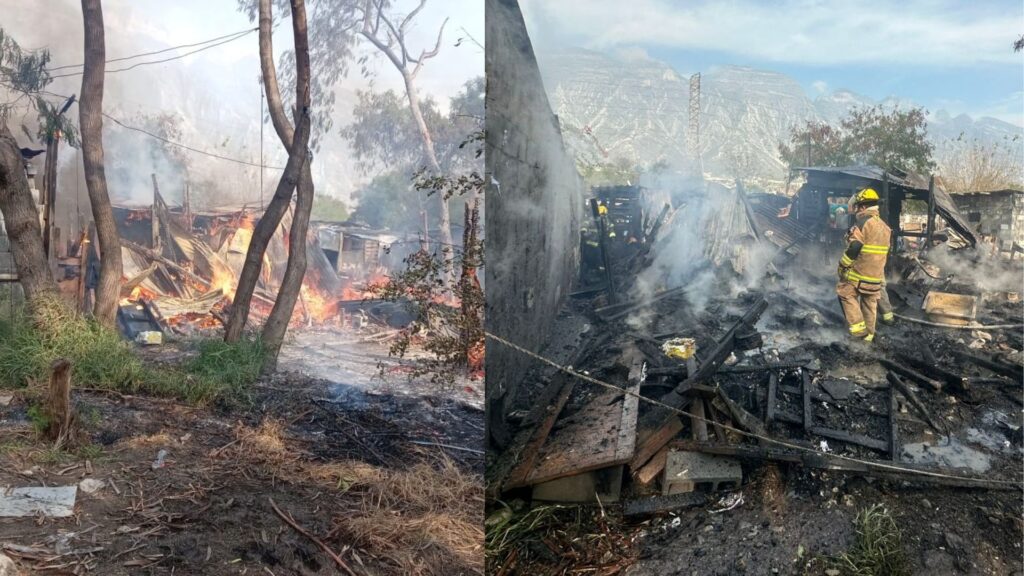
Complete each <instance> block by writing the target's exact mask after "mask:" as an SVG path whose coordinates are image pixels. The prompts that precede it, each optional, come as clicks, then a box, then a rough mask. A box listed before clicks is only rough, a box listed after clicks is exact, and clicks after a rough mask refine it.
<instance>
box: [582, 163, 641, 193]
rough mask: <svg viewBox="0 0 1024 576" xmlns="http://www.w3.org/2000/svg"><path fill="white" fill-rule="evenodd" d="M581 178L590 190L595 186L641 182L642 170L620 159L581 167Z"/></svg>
mask: <svg viewBox="0 0 1024 576" xmlns="http://www.w3.org/2000/svg"><path fill="white" fill-rule="evenodd" d="M579 170H580V176H581V177H582V178H583V183H584V184H585V185H586V186H587V187H588V188H593V187H594V186H620V185H624V184H627V183H630V182H632V183H634V184H635V183H636V182H638V181H639V176H640V169H639V168H638V167H636V166H633V165H632V164H631V163H630V162H629V160H627V159H625V158H618V159H616V160H615V161H614V162H607V163H602V164H587V165H582V166H579Z"/></svg>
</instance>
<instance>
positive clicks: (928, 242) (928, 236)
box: [924, 176, 935, 250]
mask: <svg viewBox="0 0 1024 576" xmlns="http://www.w3.org/2000/svg"><path fill="white" fill-rule="evenodd" d="M934 234H935V176H931V177H930V178H928V230H927V232H926V233H925V243H924V249H925V250H928V249H930V248H931V247H932V235H934Z"/></svg>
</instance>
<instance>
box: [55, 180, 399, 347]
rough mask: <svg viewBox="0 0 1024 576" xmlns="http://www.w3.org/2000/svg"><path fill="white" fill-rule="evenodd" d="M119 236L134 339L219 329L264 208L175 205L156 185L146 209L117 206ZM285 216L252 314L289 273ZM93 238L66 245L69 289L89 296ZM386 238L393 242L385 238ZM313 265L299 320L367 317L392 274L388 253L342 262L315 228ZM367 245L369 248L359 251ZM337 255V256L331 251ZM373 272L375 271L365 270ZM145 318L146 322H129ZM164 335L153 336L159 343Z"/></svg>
mask: <svg viewBox="0 0 1024 576" xmlns="http://www.w3.org/2000/svg"><path fill="white" fill-rule="evenodd" d="M114 214H115V218H116V221H117V224H118V230H119V232H120V234H121V237H122V246H123V248H122V258H123V261H124V275H125V280H124V285H123V288H122V300H121V316H122V318H123V320H122V323H121V325H122V330H123V331H124V332H125V334H126V336H128V337H130V338H133V339H134V338H136V336H137V335H138V334H139V333H140V332H147V333H148V332H153V331H169V332H172V333H176V334H179V335H195V334H201V333H209V332H211V331H214V330H218V329H220V328H221V327H222V326H223V324H224V322H225V318H226V316H227V313H226V311H227V309H228V308H229V307H230V306H231V302H232V299H233V296H234V291H235V288H236V286H237V281H238V276H239V274H240V273H241V269H242V265H243V264H244V261H245V255H246V251H247V249H248V246H249V242H250V241H251V239H252V233H253V229H254V227H255V225H256V222H257V221H258V218H259V214H258V211H256V210H254V209H251V208H247V207H241V208H238V209H224V210H217V211H213V210H210V211H202V212H192V211H191V210H190V209H188V208H187V207H183V208H172V207H169V206H168V205H167V204H166V202H164V200H163V198H162V196H161V195H160V193H159V191H155V192H154V202H153V204H152V206H150V207H147V208H133V207H115V208H114ZM289 223H290V218H288V217H287V216H286V217H285V218H284V219H283V225H282V226H281V227H280V228H279V229H278V230H277V232H276V233H275V235H274V236H273V238H272V239H271V242H270V245H269V246H268V248H267V252H266V255H265V257H264V263H263V264H264V266H263V272H262V274H261V276H260V278H259V281H258V284H257V287H256V292H255V295H254V300H253V314H254V315H255V316H256V317H257V318H258V319H259V318H265V317H266V316H267V314H269V312H270V308H271V307H272V306H273V303H274V295H275V294H276V293H277V289H278V286H279V285H280V282H281V280H282V275H283V273H284V262H285V260H286V259H287V253H288V245H287V243H288V226H289ZM93 245H94V243H93V242H90V239H89V238H88V237H85V238H83V239H82V240H81V241H80V242H78V243H77V244H76V245H72V246H71V247H70V248H69V250H68V252H69V253H70V254H73V256H71V257H69V258H67V259H65V260H70V261H71V264H67V265H66V266H67V267H69V268H74V265H77V267H78V270H71V271H70V273H68V274H67V277H68V278H69V281H68V282H67V285H66V286H65V289H66V291H71V290H77V291H79V292H80V293H81V294H82V297H83V298H86V297H88V294H87V293H88V290H89V289H90V288H91V286H90V285H89V284H90V281H89V275H90V269H91V268H94V267H95V266H96V262H97V260H98V258H97V256H96V254H95V251H92V250H91V247H92V246H93ZM384 246H386V245H384ZM306 251H307V258H308V262H309V266H308V268H307V271H306V276H305V280H304V282H303V285H302V288H301V291H300V298H299V301H298V304H297V306H296V311H295V312H296V313H295V314H294V315H293V316H292V323H293V325H296V326H299V325H304V326H312V325H328V324H330V325H339V326H341V325H347V324H348V325H351V324H352V323H359V322H362V321H364V320H365V319H366V318H369V316H367V315H366V314H365V313H363V314H354V313H355V312H357V308H358V307H357V306H353V304H354V303H362V302H363V301H364V300H367V299H372V298H374V291H373V286H374V285H375V284H376V283H381V282H383V281H385V280H386V278H387V276H386V275H387V273H388V272H389V268H388V265H389V262H382V261H381V260H380V259H379V258H378V259H376V260H374V261H373V262H372V263H371V262H366V263H362V262H361V263H360V264H361V265H360V266H359V267H358V269H357V271H358V272H359V273H358V274H354V273H352V272H353V270H356V268H355V267H353V266H351V265H349V266H348V267H342V266H340V265H339V264H337V263H336V262H337V256H338V253H337V252H335V253H334V254H332V253H331V251H330V250H328V251H325V250H323V249H322V248H321V244H320V242H319V239H318V238H317V237H316V235H315V234H313V233H311V234H310V235H309V239H308V242H307V245H306ZM360 254H361V255H362V254H368V251H360ZM332 258H333V260H332ZM364 271H369V273H364ZM141 317H146V318H147V321H148V322H149V325H148V327H147V328H146V330H140V329H139V327H138V326H130V325H131V324H132V323H134V322H137V321H138V320H139V319H140V318H141ZM155 341H158V340H147V342H149V343H153V342H155Z"/></svg>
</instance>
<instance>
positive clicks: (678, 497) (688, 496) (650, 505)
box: [622, 492, 708, 516]
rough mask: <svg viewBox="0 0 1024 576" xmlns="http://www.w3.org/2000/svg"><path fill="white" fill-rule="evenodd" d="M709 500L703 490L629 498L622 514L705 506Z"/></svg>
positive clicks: (643, 513) (624, 504)
mask: <svg viewBox="0 0 1024 576" xmlns="http://www.w3.org/2000/svg"><path fill="white" fill-rule="evenodd" d="M707 502H708V495H707V494H705V493H703V492H684V493H682V494H672V495H671V496H652V497H650V498H640V499H636V500H627V501H626V502H624V503H623V506H622V514H623V515H624V516H642V515H645V514H657V513H659V512H669V511H671V510H678V509H680V508H692V507H694V506H703V505H704V504H707Z"/></svg>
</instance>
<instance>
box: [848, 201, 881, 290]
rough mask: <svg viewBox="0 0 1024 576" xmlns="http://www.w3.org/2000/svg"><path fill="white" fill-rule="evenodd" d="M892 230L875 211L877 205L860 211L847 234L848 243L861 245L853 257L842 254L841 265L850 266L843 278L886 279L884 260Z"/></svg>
mask: <svg viewBox="0 0 1024 576" xmlns="http://www.w3.org/2000/svg"><path fill="white" fill-rule="evenodd" d="M891 237H892V230H891V229H890V228H889V226H888V225H887V224H886V223H885V222H884V221H883V220H882V218H881V217H880V216H879V215H878V208H877V207H874V208H868V209H867V210H866V211H865V212H864V213H862V214H859V215H858V216H857V219H856V223H855V224H854V226H853V227H852V228H850V234H849V236H848V238H847V243H848V250H849V244H852V243H854V242H858V243H860V244H861V245H862V246H861V248H860V252H859V253H858V254H857V256H856V257H855V258H850V256H849V255H848V254H846V253H844V254H843V257H842V260H841V265H842V266H843V267H847V268H849V270H848V271H847V272H846V280H848V281H850V282H865V283H868V284H881V283H882V282H883V281H884V280H885V261H886V258H887V257H888V255H889V240H890V238H891Z"/></svg>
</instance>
